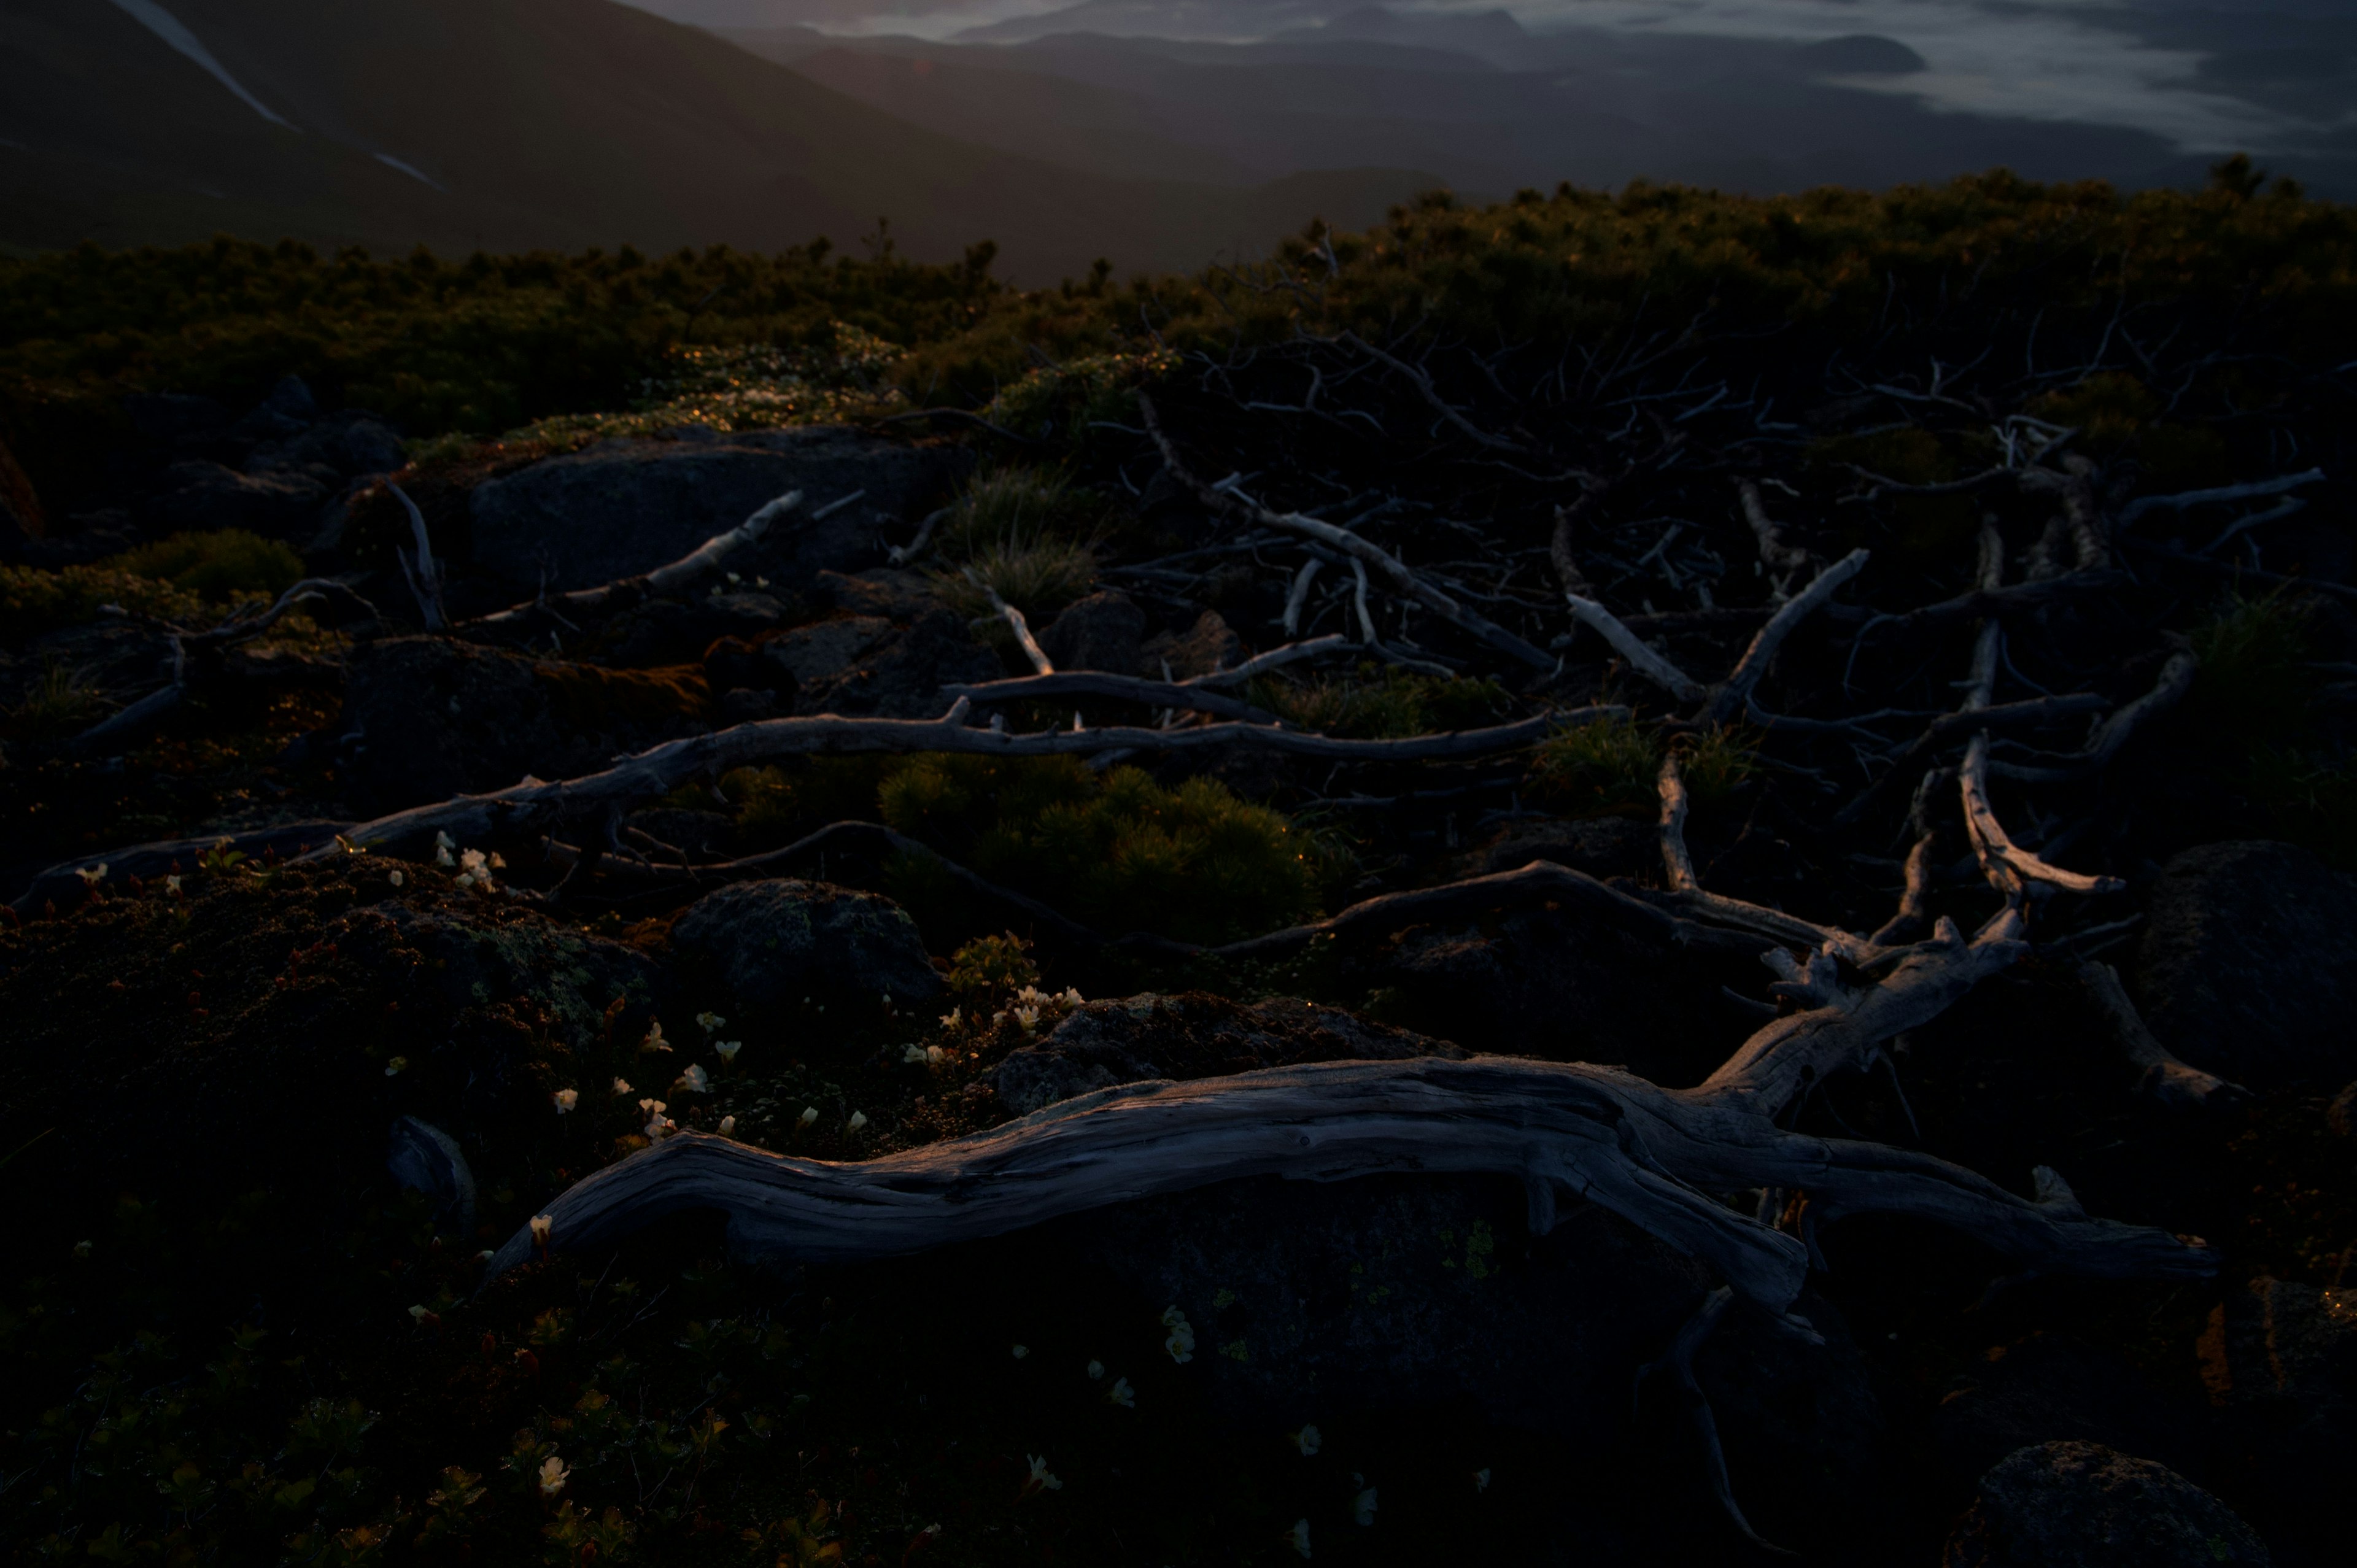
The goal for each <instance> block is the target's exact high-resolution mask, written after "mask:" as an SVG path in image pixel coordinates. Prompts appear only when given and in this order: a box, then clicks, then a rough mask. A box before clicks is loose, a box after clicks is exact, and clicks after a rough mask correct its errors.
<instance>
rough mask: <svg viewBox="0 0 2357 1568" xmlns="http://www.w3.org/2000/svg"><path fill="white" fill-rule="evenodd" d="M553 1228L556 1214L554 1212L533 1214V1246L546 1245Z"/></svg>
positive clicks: (554, 1227)
mask: <svg viewBox="0 0 2357 1568" xmlns="http://www.w3.org/2000/svg"><path fill="white" fill-rule="evenodd" d="M555 1229H556V1216H554V1214H535V1215H533V1217H532V1244H533V1246H535V1247H545V1246H547V1245H548V1238H549V1236H550V1234H551V1233H553V1232H554V1230H555Z"/></svg>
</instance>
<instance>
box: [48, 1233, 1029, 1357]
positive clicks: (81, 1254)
mask: <svg viewBox="0 0 2357 1568" xmlns="http://www.w3.org/2000/svg"><path fill="white" fill-rule="evenodd" d="M92 1250H93V1244H92V1243H91V1242H88V1241H77V1242H75V1243H74V1244H73V1254H74V1256H75V1257H77V1258H87V1257H89V1256H90V1254H91V1251H92ZM1015 1353H1016V1354H1017V1355H1018V1356H1020V1355H1021V1354H1023V1347H1022V1346H1020V1345H1017V1347H1015Z"/></svg>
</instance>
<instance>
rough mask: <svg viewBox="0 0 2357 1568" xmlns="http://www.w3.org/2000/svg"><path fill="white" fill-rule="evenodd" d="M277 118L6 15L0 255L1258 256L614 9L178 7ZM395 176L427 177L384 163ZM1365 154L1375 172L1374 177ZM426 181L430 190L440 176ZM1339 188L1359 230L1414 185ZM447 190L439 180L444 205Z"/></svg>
mask: <svg viewBox="0 0 2357 1568" xmlns="http://www.w3.org/2000/svg"><path fill="white" fill-rule="evenodd" d="M167 3H168V8H169V9H170V10H171V12H172V14H173V15H174V16H177V17H178V19H179V20H181V21H182V22H184V23H185V24H186V25H187V26H188V27H189V28H191V29H192V30H193V31H194V32H195V33H196V34H197V35H198V37H199V38H201V39H202V40H203V41H204V43H205V44H206V46H207V47H208V48H210V51H211V52H212V53H213V55H214V56H215V57H216V58H217V59H219V60H220V62H221V65H222V66H223V67H224V68H225V69H226V70H229V71H230V72H231V74H232V75H233V76H235V78H236V79H237V80H238V81H240V82H241V83H242V84H243V85H244V86H246V87H247V88H248V89H249V90H251V91H253V93H254V94H256V95H257V96H258V97H259V98H260V99H261V100H262V101H263V102H265V103H266V104H268V105H269V106H270V107H271V108H272V109H273V111H274V113H280V114H283V115H284V116H285V118H286V119H287V120H289V121H291V122H292V123H293V124H294V125H295V126H296V127H298V128H299V130H288V129H286V128H285V127H282V126H277V125H273V124H270V123H269V122H268V121H266V120H264V119H263V118H262V117H261V116H260V115H258V114H256V113H254V112H253V110H252V109H250V108H249V107H247V106H246V105H245V104H244V103H242V102H240V101H239V100H238V98H237V97H236V96H235V95H234V94H232V93H231V91H228V90H226V89H224V88H223V87H221V85H220V84H219V83H218V82H216V81H213V80H212V79H211V78H210V77H209V76H208V75H206V74H205V72H204V71H203V70H201V69H200V68H199V67H197V66H196V65H194V64H193V63H191V62H189V61H188V60H187V59H183V58H181V57H180V56H178V55H177V54H175V53H174V52H173V51H172V50H171V49H170V48H168V47H167V46H166V45H164V44H163V43H162V42H161V40H159V39H157V38H156V37H155V36H154V35H152V34H151V33H149V32H148V31H147V30H146V29H145V28H143V27H139V26H137V25H136V24H135V23H134V22H132V21H131V20H130V19H129V18H128V17H126V16H124V14H123V13H122V12H121V11H120V10H119V9H117V8H116V7H115V6H113V5H106V4H101V3H98V0H10V5H9V7H8V9H7V10H6V11H5V12H0V26H5V29H6V30H5V33H0V50H5V52H0V138H5V139H6V140H7V141H8V142H9V143H11V144H14V145H8V146H0V197H5V205H0V241H6V242H13V243H16V244H19V245H56V244H63V243H70V242H73V241H75V240H77V239H80V238H82V237H84V236H85V235H87V236H88V237H91V238H95V239H98V240H101V241H102V242H108V243H126V242H140V241H156V242H175V241H186V240H189V239H196V238H202V237H204V236H205V235H208V234H210V233H212V232H214V231H221V230H230V231H236V232H240V233H243V234H247V235H252V236H256V237H261V238H265V239H267V238H274V237H277V236H278V235H281V234H291V235H295V236H296V237H299V238H303V239H306V240H309V241H313V242H321V243H330V244H332V243H340V242H354V241H357V242H363V243H368V244H371V245H372V246H378V247H406V246H408V245H410V244H413V243H415V242H421V241H422V242H426V243H429V244H432V245H435V246H436V247H442V248H470V247H473V246H476V245H481V246H485V247H490V248H500V249H509V248H518V247H526V246H533V245H554V246H568V247H571V246H582V245H588V244H602V245H607V246H613V245H618V244H621V243H626V242H627V243H633V244H637V245H639V246H640V247H641V248H644V249H649V250H663V249H670V248H673V247H676V246H678V245H683V244H706V243H714V242H726V243H731V244H737V245H745V246H754V247H760V248H770V249H774V248H778V247H782V246H786V245H792V244H800V243H802V242H806V241H808V240H810V239H811V238H813V236H815V235H818V234H826V235H829V236H831V237H832V238H834V240H835V241H836V242H837V243H839V244H849V243H851V242H854V240H855V238H856V236H858V235H860V234H862V233H865V232H867V231H871V230H872V229H873V228H874V225H875V220H876V218H877V215H878V214H884V215H888V216H889V217H890V218H891V220H892V227H893V232H894V234H895V235H896V236H897V237H898V238H899V241H900V242H901V244H902V246H903V248H904V249H907V250H909V251H910V252H914V253H918V254H922V255H926V256H933V257H946V256H954V255H955V254H957V253H958V252H959V251H960V250H961V249H962V248H963V246H965V245H967V244H969V243H971V242H974V241H976V240H979V239H983V238H991V239H996V241H998V242H999V243H1000V245H1001V247H1002V254H1003V256H1004V257H1005V261H1004V263H1003V268H1004V270H1005V271H1006V273H1007V274H1008V275H1011V276H1015V277H1018V278H1021V279H1025V280H1028V281H1032V282H1044V281H1052V280H1053V279H1054V278H1056V277H1059V276H1063V275H1068V274H1076V273H1080V272H1084V271H1085V270H1086V269H1087V267H1088V265H1089V263H1091V262H1092V260H1094V259H1095V258H1096V257H1097V256H1100V255H1103V256H1108V257H1110V258H1112V259H1113V260H1114V262H1115V263H1116V264H1117V265H1119V266H1121V267H1123V268H1125V269H1128V268H1146V267H1178V266H1192V265H1197V264H1200V263H1202V262H1203V261H1205V260H1206V259H1208V258H1209V257H1210V256H1211V254H1212V253H1213V252H1215V251H1216V250H1218V249H1219V248H1221V247H1222V246H1233V245H1242V246H1243V247H1245V248H1247V249H1251V250H1257V249H1259V248H1260V247H1262V246H1265V244H1266V243H1267V242H1269V241H1270V240H1272V239H1273V238H1275V235H1276V234H1277V233H1279V232H1282V231H1288V230H1291V229H1293V228H1296V227H1297V226H1298V223H1299V221H1300V220H1301V219H1303V218H1305V217H1307V216H1308V213H1307V212H1299V213H1292V214H1288V215H1287V216H1286V218H1285V219H1284V220H1278V221H1276V222H1275V226H1274V227H1272V226H1271V220H1269V219H1268V218H1267V217H1265V215H1264V208H1265V204H1260V203H1255V201H1254V200H1253V199H1251V198H1250V196H1249V195H1248V193H1242V192H1232V191H1221V190H1215V189H1213V188H1210V187H1207V186H1179V185H1173V184H1157V183H1153V182H1148V181H1143V180H1135V179H1112V178H1104V177H1089V176H1087V175H1082V174H1075V173H1073V172H1072V171H1071V170H1069V169H1065V168H1052V167H1049V166H1046V165H1043V164H1040V163H1037V162H1033V161H1030V160H1027V159H1022V158H1017V157H1011V156H1006V155H1005V154H1003V153H998V152H995V151H992V150H990V149H987V148H984V147H980V146H976V145H972V144H970V143H964V142H960V141H957V140H953V139H951V138H948V137H944V136H942V135H939V134H933V133H931V132H929V131H926V130H923V129H921V128H920V127H917V126H914V125H911V124H908V123H906V122H905V121H902V120H899V119H896V118H894V117H892V116H891V115H889V114H887V113H882V112H879V111H878V110H877V109H875V108H872V107H870V106H868V105H866V104H864V103H861V102H856V100H854V99H851V98H848V97H845V96H843V95H842V94H839V93H837V92H834V91H830V90H829V89H827V88H825V87H823V86H822V85H820V84H818V83H816V82H814V81H810V80H808V79H807V78H803V77H799V76H795V75H793V74H791V73H789V72H787V71H785V70H781V69H780V68H779V67H777V66H775V65H773V64H771V63H770V62H768V61H765V60H761V59H756V58H754V57H753V56H751V55H749V54H748V53H746V52H745V51H743V50H741V49H738V48H734V47H732V46H730V45H728V44H727V43H726V42H724V41H722V40H721V39H719V38H716V37H714V36H712V35H710V34H708V33H705V32H702V31H699V30H696V29H694V28H689V27H679V26H676V25H674V24H672V23H669V22H666V21H663V20H662V19H661V18H659V17H656V16H651V15H648V14H646V13H644V12H641V11H637V10H633V9H630V8H629V7H626V6H623V5H614V4H609V3H608V0H340V3H339V4H335V5H322V4H318V3H317V0H167ZM382 157H390V158H395V159H398V160H400V162H401V163H402V164H404V165H406V166H409V167H411V168H414V169H415V170H416V171H418V173H419V175H420V176H421V177H411V176H409V175H406V174H403V173H401V172H399V171H397V170H396V169H394V168H393V167H392V166H388V165H387V164H385V163H383V162H382V161H380V159H381V158H382ZM1354 161H1356V160H1354ZM427 181H431V182H433V183H432V184H428V183H427ZM1416 183H1417V181H1416V177H1414V176H1410V175H1404V174H1396V173H1394V174H1381V173H1378V174H1373V175H1364V174H1361V175H1351V176H1342V177H1334V178H1331V179H1329V181H1327V183H1326V188H1325V194H1327V195H1328V196H1329V198H1330V199H1333V200H1335V201H1336V202H1337V204H1338V205H1337V209H1336V210H1334V211H1333V212H1332V213H1331V214H1330V216H1332V217H1333V218H1334V219H1335V220H1336V221H1338V222H1364V221H1366V220H1368V219H1370V218H1372V217H1374V216H1378V215H1379V214H1380V213H1381V211H1382V209H1383V205H1384V204H1385V203H1386V202H1388V201H1392V200H1396V199H1401V198H1402V197H1404V196H1405V195H1406V194H1408V193H1409V192H1410V191H1411V190H1412V189H1413V188H1414V187H1415V184H1416ZM436 186H438V187H440V188H439V189H437V188H436Z"/></svg>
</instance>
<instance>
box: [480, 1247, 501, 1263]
mask: <svg viewBox="0 0 2357 1568" xmlns="http://www.w3.org/2000/svg"><path fill="white" fill-rule="evenodd" d="M498 1256H499V1254H498V1253H497V1252H494V1251H491V1250H490V1248H489V1247H486V1248H484V1249H483V1250H482V1251H479V1252H478V1253H476V1254H475V1262H479V1263H488V1262H490V1261H491V1260H492V1259H493V1258H496V1257H498Z"/></svg>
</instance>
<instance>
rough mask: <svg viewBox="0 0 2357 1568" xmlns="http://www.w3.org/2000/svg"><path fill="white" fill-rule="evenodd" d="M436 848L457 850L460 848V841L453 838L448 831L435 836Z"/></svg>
mask: <svg viewBox="0 0 2357 1568" xmlns="http://www.w3.org/2000/svg"><path fill="white" fill-rule="evenodd" d="M434 847H435V848H436V849H457V847H458V841H457V839H454V838H452V837H451V836H450V834H449V832H448V831H447V830H445V831H443V832H437V833H436V834H435V835H434Z"/></svg>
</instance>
